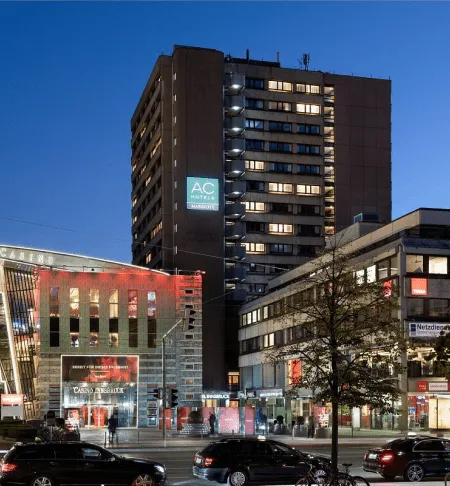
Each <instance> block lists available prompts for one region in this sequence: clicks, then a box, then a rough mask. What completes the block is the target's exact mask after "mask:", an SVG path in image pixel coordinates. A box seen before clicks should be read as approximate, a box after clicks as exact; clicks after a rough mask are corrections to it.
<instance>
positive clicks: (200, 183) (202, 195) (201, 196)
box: [186, 177, 219, 211]
mask: <svg viewBox="0 0 450 486" xmlns="http://www.w3.org/2000/svg"><path fill="white" fill-rule="evenodd" d="M186 205H187V209H199V210H201V211H219V179H206V178H204V177H188V178H187V181H186Z"/></svg>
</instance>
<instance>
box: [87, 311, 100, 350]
mask: <svg viewBox="0 0 450 486" xmlns="http://www.w3.org/2000/svg"><path fill="white" fill-rule="evenodd" d="M99 332H100V319H99V318H98V317H91V318H90V319H89V347H90V348H98V338H99V336H98V335H99Z"/></svg>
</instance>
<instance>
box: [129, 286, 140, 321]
mask: <svg viewBox="0 0 450 486" xmlns="http://www.w3.org/2000/svg"><path fill="white" fill-rule="evenodd" d="M137 309H138V295H137V290H129V291H128V317H132V318H136V317H137Z"/></svg>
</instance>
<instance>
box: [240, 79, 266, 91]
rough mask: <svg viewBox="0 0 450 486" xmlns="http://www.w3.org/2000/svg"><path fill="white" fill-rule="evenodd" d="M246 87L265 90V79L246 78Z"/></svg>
mask: <svg viewBox="0 0 450 486" xmlns="http://www.w3.org/2000/svg"><path fill="white" fill-rule="evenodd" d="M245 87H246V88H249V89H264V79H257V78H246V79H245Z"/></svg>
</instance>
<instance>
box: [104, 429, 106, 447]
mask: <svg viewBox="0 0 450 486" xmlns="http://www.w3.org/2000/svg"><path fill="white" fill-rule="evenodd" d="M104 446H105V447H106V432H105V444H104Z"/></svg>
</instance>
